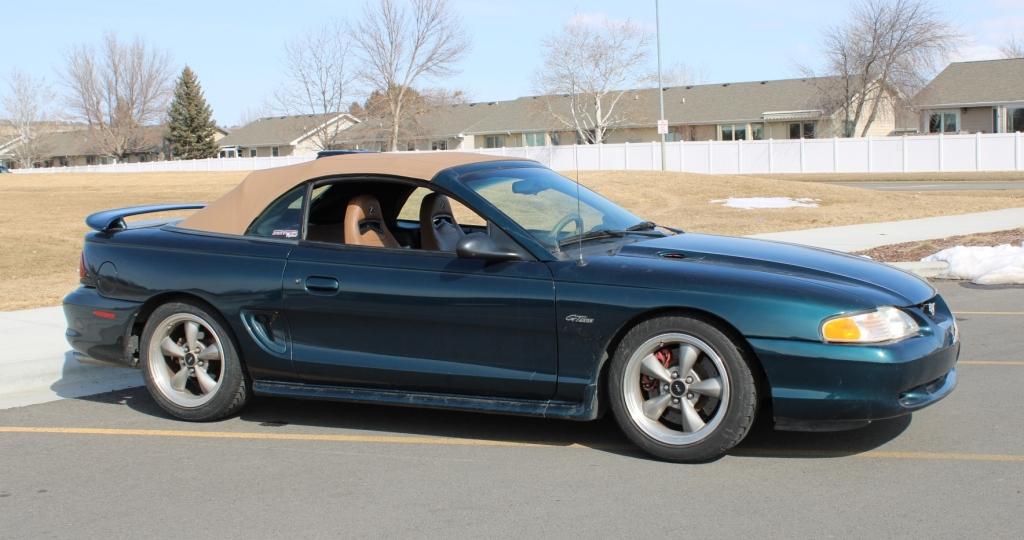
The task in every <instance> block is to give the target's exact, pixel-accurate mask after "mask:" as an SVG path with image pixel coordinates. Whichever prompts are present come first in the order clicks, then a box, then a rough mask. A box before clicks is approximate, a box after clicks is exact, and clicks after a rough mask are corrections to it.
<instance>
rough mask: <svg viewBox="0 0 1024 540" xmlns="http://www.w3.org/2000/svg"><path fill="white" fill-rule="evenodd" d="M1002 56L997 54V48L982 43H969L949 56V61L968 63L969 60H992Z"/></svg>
mask: <svg viewBox="0 0 1024 540" xmlns="http://www.w3.org/2000/svg"><path fill="white" fill-rule="evenodd" d="M1002 57H1003V54H1002V53H1001V52H999V46H997V45H989V44H983V43H970V44H968V45H964V46H962V47H960V48H959V49H957V50H956V52H954V53H953V54H952V55H950V60H951V61H953V62H969V61H971V60H994V59H997V58H1002Z"/></svg>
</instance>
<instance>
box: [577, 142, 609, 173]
mask: <svg viewBox="0 0 1024 540" xmlns="http://www.w3.org/2000/svg"><path fill="white" fill-rule="evenodd" d="M602 146H604V145H603V144H601V143H597V170H599V171H601V170H604V169H603V162H604V159H602V158H603V156H602V155H601V154H603V153H604V152H603V150H602V148H601V147H602ZM577 152H579V150H578V149H577ZM577 155H579V154H577Z"/></svg>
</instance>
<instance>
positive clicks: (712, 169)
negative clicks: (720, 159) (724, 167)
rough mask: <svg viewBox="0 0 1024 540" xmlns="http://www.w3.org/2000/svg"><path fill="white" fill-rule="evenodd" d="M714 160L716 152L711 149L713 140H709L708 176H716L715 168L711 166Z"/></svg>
mask: <svg viewBox="0 0 1024 540" xmlns="http://www.w3.org/2000/svg"><path fill="white" fill-rule="evenodd" d="M714 159H715V158H714V152H713V151H712V149H711V139H708V174H715V168H714V167H713V166H712V165H711V164H712V163H713V161H714Z"/></svg>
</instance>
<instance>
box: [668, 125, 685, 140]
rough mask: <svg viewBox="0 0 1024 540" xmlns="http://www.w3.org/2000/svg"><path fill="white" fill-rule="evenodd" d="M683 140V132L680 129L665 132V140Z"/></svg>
mask: <svg viewBox="0 0 1024 540" xmlns="http://www.w3.org/2000/svg"><path fill="white" fill-rule="evenodd" d="M681 140H683V134H682V133H679V130H678V129H675V128H673V129H671V130H669V132H668V133H666V134H665V142H677V141H681Z"/></svg>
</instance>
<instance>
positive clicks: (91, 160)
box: [85, 156, 96, 165]
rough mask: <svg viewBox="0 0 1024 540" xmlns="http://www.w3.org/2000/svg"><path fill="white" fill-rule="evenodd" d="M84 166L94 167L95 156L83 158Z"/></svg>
mask: <svg viewBox="0 0 1024 540" xmlns="http://www.w3.org/2000/svg"><path fill="white" fill-rule="evenodd" d="M85 164H86V165H95V164H96V156H85Z"/></svg>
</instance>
